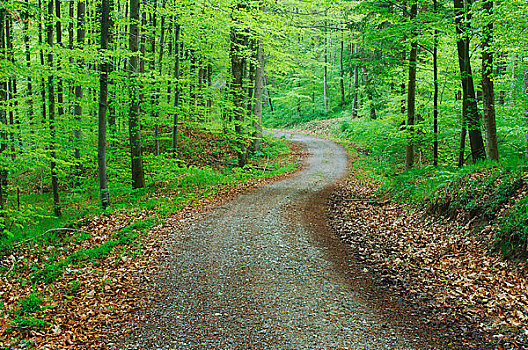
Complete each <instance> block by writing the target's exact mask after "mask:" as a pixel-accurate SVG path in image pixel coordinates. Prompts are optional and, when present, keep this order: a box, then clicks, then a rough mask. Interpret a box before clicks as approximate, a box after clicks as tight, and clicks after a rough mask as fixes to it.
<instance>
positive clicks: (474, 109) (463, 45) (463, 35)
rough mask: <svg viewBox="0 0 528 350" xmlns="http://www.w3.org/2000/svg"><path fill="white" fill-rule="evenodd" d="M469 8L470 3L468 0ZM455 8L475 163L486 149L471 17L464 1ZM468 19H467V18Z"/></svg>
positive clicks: (465, 113)
mask: <svg viewBox="0 0 528 350" xmlns="http://www.w3.org/2000/svg"><path fill="white" fill-rule="evenodd" d="M467 2H468V4H467V5H468V6H470V5H471V4H470V1H469V0H468V1H467ZM454 8H455V24H456V30H457V34H458V38H459V39H458V40H457V51H458V63H459V66H460V75H461V77H462V90H463V101H464V102H465V103H463V106H464V109H463V111H462V115H463V122H464V123H465V125H466V127H467V129H468V131H469V143H470V146H471V156H472V158H473V162H477V161H478V160H481V159H485V158H486V152H485V149H484V140H483V139H482V133H481V130H480V120H479V113H478V106H477V98H476V94H475V86H474V84H473V73H472V70H471V60H470V55H469V54H470V52H469V36H468V35H469V34H468V29H469V28H468V26H467V24H465V23H469V21H470V16H469V15H467V14H466V9H465V7H464V3H463V1H462V0H454ZM466 17H467V18H466Z"/></svg>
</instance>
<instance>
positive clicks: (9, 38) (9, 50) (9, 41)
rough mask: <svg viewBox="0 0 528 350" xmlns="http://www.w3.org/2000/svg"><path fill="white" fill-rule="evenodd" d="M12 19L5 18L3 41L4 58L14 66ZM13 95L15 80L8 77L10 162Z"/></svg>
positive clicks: (12, 132) (12, 149)
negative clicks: (4, 42) (4, 45)
mask: <svg viewBox="0 0 528 350" xmlns="http://www.w3.org/2000/svg"><path fill="white" fill-rule="evenodd" d="M7 17H9V18H7ZM11 26H12V18H11V16H6V21H5V41H6V58H7V61H11V63H12V65H13V66H14V65H15V60H14V56H13V35H12V33H11ZM15 95H16V79H13V78H12V77H11V76H10V77H9V80H8V83H7V101H8V102H7V106H8V110H9V126H10V129H11V130H10V132H9V143H10V144H11V152H10V153H11V154H10V157H11V160H15V158H16V155H15V114H14V113H15V108H16V106H15V102H13V101H15Z"/></svg>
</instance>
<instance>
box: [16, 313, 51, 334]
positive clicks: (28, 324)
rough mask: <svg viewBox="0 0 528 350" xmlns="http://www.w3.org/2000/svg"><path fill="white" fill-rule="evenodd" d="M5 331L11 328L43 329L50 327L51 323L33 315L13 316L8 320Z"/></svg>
mask: <svg viewBox="0 0 528 350" xmlns="http://www.w3.org/2000/svg"><path fill="white" fill-rule="evenodd" d="M9 323H10V326H9V327H8V328H7V332H12V331H13V330H16V329H18V330H25V331H28V330H43V329H47V328H49V327H51V323H49V322H47V321H44V320H42V319H40V318H37V317H34V316H15V317H13V319H11V320H10V321H9Z"/></svg>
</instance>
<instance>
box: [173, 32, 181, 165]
mask: <svg viewBox="0 0 528 350" xmlns="http://www.w3.org/2000/svg"><path fill="white" fill-rule="evenodd" d="M174 80H175V87H174V114H173V115H172V147H171V148H172V158H176V155H177V151H178V114H179V110H180V92H181V86H180V24H179V23H176V25H175V28H174Z"/></svg>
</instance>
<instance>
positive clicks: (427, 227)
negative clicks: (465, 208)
mask: <svg viewBox="0 0 528 350" xmlns="http://www.w3.org/2000/svg"><path fill="white" fill-rule="evenodd" d="M356 175H357V174H356ZM360 179H361V177H357V176H355V175H354V174H352V175H351V176H350V177H349V179H348V180H347V181H345V182H344V183H342V184H340V185H339V186H338V188H337V189H336V191H335V192H334V194H333V195H332V198H331V200H330V206H329V211H328V215H329V217H330V219H331V225H332V227H333V229H334V231H335V232H336V233H337V234H338V235H339V236H340V237H341V238H342V239H343V240H344V241H345V242H347V243H348V244H349V245H350V248H351V250H352V252H353V253H354V256H355V257H356V258H357V260H359V261H360V262H361V264H363V265H364V266H366V268H367V269H368V270H369V271H370V272H372V273H373V275H374V276H375V278H377V279H378V283H379V284H382V285H383V286H384V287H385V288H387V289H390V290H391V291H392V292H394V293H398V294H399V295H400V296H401V297H402V298H407V299H409V300H410V301H411V302H412V303H414V304H415V305H416V307H417V308H422V309H424V308H425V309H424V312H423V315H424V318H425V319H426V322H429V323H433V324H435V325H438V326H439V327H443V328H444V329H446V330H447V332H448V333H449V336H450V337H455V338H457V340H458V344H462V345H461V346H462V348H476V349H481V348H484V344H479V339H485V341H486V342H489V344H488V345H486V346H488V347H490V346H492V347H493V348H497V349H528V296H527V292H526V291H527V290H528V289H527V283H528V281H527V273H526V269H525V267H524V265H516V264H514V263H511V262H507V261H505V260H504V259H503V258H502V257H501V256H499V255H497V254H495V253H494V252H492V251H491V250H490V249H489V247H487V246H485V245H484V244H483V243H482V240H479V239H478V238H477V237H476V236H475V235H472V234H469V233H468V232H469V227H468V226H467V225H459V224H457V222H456V221H453V220H447V219H442V218H434V217H431V216H428V215H427V214H426V213H425V212H423V211H421V210H415V209H411V208H409V207H406V206H399V205H395V204H394V203H390V202H380V203H377V202H376V200H375V196H374V192H375V189H376V186H375V185H373V184H372V183H370V182H368V181H365V180H360ZM492 230H493V227H486V228H485V229H484V231H486V232H488V233H489V231H492ZM486 232H484V233H486ZM491 344H496V345H491Z"/></svg>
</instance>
